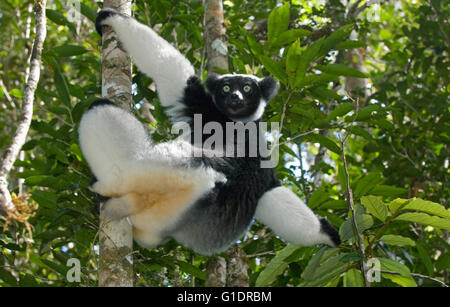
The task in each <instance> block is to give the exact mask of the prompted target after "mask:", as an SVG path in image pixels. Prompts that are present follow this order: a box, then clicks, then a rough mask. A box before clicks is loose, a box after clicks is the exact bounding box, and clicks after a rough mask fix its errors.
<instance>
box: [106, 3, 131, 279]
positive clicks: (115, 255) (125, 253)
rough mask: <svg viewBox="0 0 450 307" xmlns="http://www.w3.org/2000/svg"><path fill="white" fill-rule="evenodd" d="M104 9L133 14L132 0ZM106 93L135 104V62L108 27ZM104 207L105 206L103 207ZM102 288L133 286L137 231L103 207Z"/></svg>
mask: <svg viewBox="0 0 450 307" xmlns="http://www.w3.org/2000/svg"><path fill="white" fill-rule="evenodd" d="M103 7H104V8H114V9H116V10H118V11H119V12H121V13H123V14H127V15H130V14H131V1H130V0H105V1H104V5H103ZM102 43H103V46H102V96H103V97H107V98H109V99H110V100H112V101H114V102H115V103H116V104H117V105H118V106H120V107H121V108H123V109H126V110H130V109H131V107H132V94H131V61H130V59H129V57H128V56H127V54H126V52H125V50H123V48H122V46H121V45H120V44H119V43H118V41H117V39H116V36H115V34H114V32H113V31H112V30H111V29H108V27H105V29H104V31H103V36H102ZM101 207H103V206H101ZM99 244H100V258H99V271H98V284H99V286H100V287H116V286H122V287H123V286H125V287H132V286H133V258H132V251H133V232H132V227H131V224H130V223H129V222H128V220H127V219H122V220H119V221H110V220H107V219H106V218H105V216H104V214H103V210H102V209H100V231H99Z"/></svg>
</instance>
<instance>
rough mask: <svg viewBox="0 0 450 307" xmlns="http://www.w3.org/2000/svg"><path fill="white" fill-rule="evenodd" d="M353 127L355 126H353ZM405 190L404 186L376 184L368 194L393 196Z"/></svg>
mask: <svg viewBox="0 0 450 307" xmlns="http://www.w3.org/2000/svg"><path fill="white" fill-rule="evenodd" d="M353 128H355V127H353ZM406 192H408V191H407V190H406V189H404V188H398V187H392V186H389V185H382V184H380V185H378V186H376V187H374V188H373V189H372V190H371V191H370V194H372V195H379V196H385V197H393V196H398V195H401V194H405V193H406Z"/></svg>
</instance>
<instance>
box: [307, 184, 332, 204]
mask: <svg viewBox="0 0 450 307" xmlns="http://www.w3.org/2000/svg"><path fill="white" fill-rule="evenodd" d="M329 196H330V195H329V193H327V192H325V191H324V189H323V188H319V189H317V190H315V191H314V192H313V193H312V195H311V197H310V198H309V200H308V206H309V207H310V208H311V209H314V208H317V207H318V206H319V205H320V204H321V203H323V202H324V201H326V200H327V199H328V197H329Z"/></svg>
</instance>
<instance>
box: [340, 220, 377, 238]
mask: <svg viewBox="0 0 450 307" xmlns="http://www.w3.org/2000/svg"><path fill="white" fill-rule="evenodd" d="M356 224H357V226H358V230H359V232H360V233H361V232H363V231H364V230H366V229H367V228H370V227H372V225H373V218H372V216H370V215H368V214H356ZM339 236H340V237H341V240H342V241H346V240H348V239H350V238H353V237H354V233H353V221H352V218H350V217H349V218H347V219H346V220H345V222H344V223H342V225H341V227H340V228H339Z"/></svg>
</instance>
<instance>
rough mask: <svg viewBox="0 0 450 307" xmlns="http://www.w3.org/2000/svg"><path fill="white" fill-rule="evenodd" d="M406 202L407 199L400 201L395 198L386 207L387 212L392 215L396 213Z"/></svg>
mask: <svg viewBox="0 0 450 307" xmlns="http://www.w3.org/2000/svg"><path fill="white" fill-rule="evenodd" d="M407 202H408V200H407V199H401V198H397V199H394V200H393V201H391V202H390V203H389V205H388V207H389V210H391V212H392V213H396V212H397V211H398V210H399V209H400V208H402V207H403V206H404V205H405V204H406V203H407Z"/></svg>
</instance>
